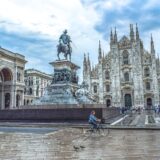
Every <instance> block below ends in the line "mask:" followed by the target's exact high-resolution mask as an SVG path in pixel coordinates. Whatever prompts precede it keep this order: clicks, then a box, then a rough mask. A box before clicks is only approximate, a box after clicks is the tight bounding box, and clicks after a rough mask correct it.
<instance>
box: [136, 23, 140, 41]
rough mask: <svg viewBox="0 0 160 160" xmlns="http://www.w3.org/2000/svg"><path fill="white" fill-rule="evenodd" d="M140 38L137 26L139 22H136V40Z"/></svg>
mask: <svg viewBox="0 0 160 160" xmlns="http://www.w3.org/2000/svg"><path fill="white" fill-rule="evenodd" d="M138 40H139V31H138V26H137V23H136V41H138Z"/></svg>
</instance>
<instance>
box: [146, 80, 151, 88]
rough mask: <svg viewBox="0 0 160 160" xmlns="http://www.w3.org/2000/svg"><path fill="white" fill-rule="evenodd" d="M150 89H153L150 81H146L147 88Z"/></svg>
mask: <svg viewBox="0 0 160 160" xmlns="http://www.w3.org/2000/svg"><path fill="white" fill-rule="evenodd" d="M150 89H151V85H150V82H146V90H150Z"/></svg>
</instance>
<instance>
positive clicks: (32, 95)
mask: <svg viewBox="0 0 160 160" xmlns="http://www.w3.org/2000/svg"><path fill="white" fill-rule="evenodd" d="M24 76H25V77H24V81H25V91H24V93H25V98H24V105H30V104H31V103H32V101H33V100H34V99H37V98H39V97H41V96H42V95H43V94H44V91H45V88H46V87H47V86H48V85H50V84H51V82H52V79H53V76H51V75H49V74H46V73H44V72H41V71H38V70H35V69H27V70H25V74H24Z"/></svg>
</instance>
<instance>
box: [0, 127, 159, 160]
mask: <svg viewBox="0 0 160 160" xmlns="http://www.w3.org/2000/svg"><path fill="white" fill-rule="evenodd" d="M85 135H86V134H84V133H83V132H82V130H81V129H71V128H68V129H61V130H59V131H55V132H52V133H51V132H48V133H47V134H42V133H41V134H34V133H3V132H1V133H0V160H65V159H67V160H76V159H80V160H159V159H160V134H159V131H158V130H110V131H109V134H108V135H106V136H102V135H98V134H93V135H90V136H89V137H86V138H85ZM80 146H81V147H80Z"/></svg>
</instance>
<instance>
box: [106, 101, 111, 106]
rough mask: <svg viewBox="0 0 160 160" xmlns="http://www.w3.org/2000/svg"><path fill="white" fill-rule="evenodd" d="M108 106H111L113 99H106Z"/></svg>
mask: <svg viewBox="0 0 160 160" xmlns="http://www.w3.org/2000/svg"><path fill="white" fill-rule="evenodd" d="M106 106H107V107H109V106H111V100H110V99H107V100H106Z"/></svg>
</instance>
